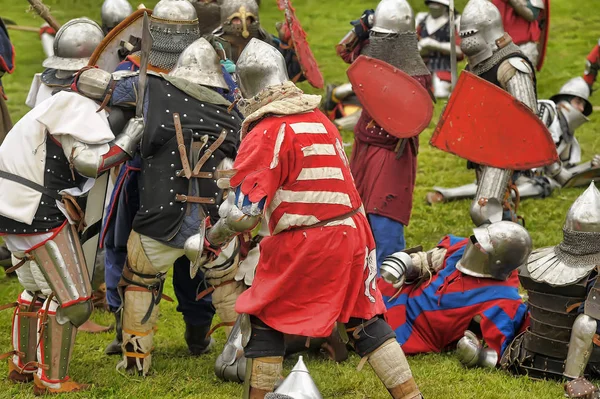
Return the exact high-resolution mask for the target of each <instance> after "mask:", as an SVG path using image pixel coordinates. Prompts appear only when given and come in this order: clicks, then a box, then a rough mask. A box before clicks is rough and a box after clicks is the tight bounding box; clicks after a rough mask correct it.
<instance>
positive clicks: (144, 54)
mask: <svg viewBox="0 0 600 399" xmlns="http://www.w3.org/2000/svg"><path fill="white" fill-rule="evenodd" d="M152 42H153V39H152V33H150V20H149V19H148V13H147V12H144V23H143V28H142V49H141V52H140V74H139V78H138V88H137V103H136V104H135V116H136V117H141V116H142V114H143V111H144V95H145V94H146V85H147V83H148V62H149V59H150V49H151V48H152Z"/></svg>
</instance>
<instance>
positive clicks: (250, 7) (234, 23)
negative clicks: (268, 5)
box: [221, 0, 260, 39]
mask: <svg viewBox="0 0 600 399" xmlns="http://www.w3.org/2000/svg"><path fill="white" fill-rule="evenodd" d="M248 19H250V24H248ZM259 24H260V23H259V20H258V4H256V1H255V0H227V1H225V2H223V3H221V25H222V26H223V30H224V31H225V32H227V33H233V34H237V35H241V36H242V37H243V38H244V39H247V38H248V37H250V36H251V35H252V33H254V31H256V30H257V28H258V26H259ZM251 31H252V32H251ZM252 36H253V35H252Z"/></svg>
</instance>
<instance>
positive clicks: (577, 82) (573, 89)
mask: <svg viewBox="0 0 600 399" xmlns="http://www.w3.org/2000/svg"><path fill="white" fill-rule="evenodd" d="M571 96H574V97H579V98H581V99H582V100H583V101H584V102H585V109H584V110H583V115H585V116H589V115H590V114H591V113H592V111H593V109H594V108H593V107H592V103H590V101H589V98H590V87H589V86H588V84H587V83H586V82H585V80H584V79H583V78H582V77H581V76H578V77H576V78H573V79H571V80H569V81H568V82H567V83H565V84H564V85H563V86H562V87H561V88H560V91H559V92H558V93H556V94H555V95H553V96H552V97H550V100H552V101H554V102H555V103H558V102H559V101H561V100H563V99H566V98H568V97H571Z"/></svg>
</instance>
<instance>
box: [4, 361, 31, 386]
mask: <svg viewBox="0 0 600 399" xmlns="http://www.w3.org/2000/svg"><path fill="white" fill-rule="evenodd" d="M33 374H34V373H25V372H21V369H20V368H18V367H17V366H15V364H14V363H13V361H12V359H8V380H9V381H10V382H14V383H16V384H24V383H27V382H31V381H33Z"/></svg>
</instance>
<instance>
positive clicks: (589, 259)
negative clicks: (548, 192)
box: [527, 182, 600, 286]
mask: <svg viewBox="0 0 600 399" xmlns="http://www.w3.org/2000/svg"><path fill="white" fill-rule="evenodd" d="M597 265H600V192H599V191H598V189H597V188H596V186H595V185H594V182H592V183H591V184H590V186H589V187H588V188H587V189H586V190H585V191H584V192H583V194H581V195H580V196H579V198H577V199H576V200H575V202H573V205H571V208H570V209H569V212H568V213H567V218H566V220H565V224H564V226H563V240H562V242H561V243H560V244H559V245H557V246H555V247H546V248H541V249H537V250H535V251H534V252H533V253H532V254H531V256H530V257H529V261H528V263H527V270H528V271H529V274H530V275H531V278H532V279H533V280H535V281H539V282H544V283H546V284H550V285H552V286H564V285H569V284H572V283H574V282H576V281H579V280H580V279H582V278H583V277H585V276H586V275H588V274H589V273H590V271H592V270H593V269H594V268H595V267H596V266H597Z"/></svg>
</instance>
